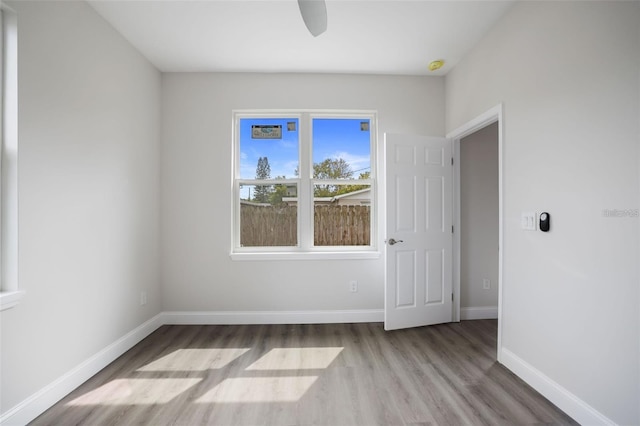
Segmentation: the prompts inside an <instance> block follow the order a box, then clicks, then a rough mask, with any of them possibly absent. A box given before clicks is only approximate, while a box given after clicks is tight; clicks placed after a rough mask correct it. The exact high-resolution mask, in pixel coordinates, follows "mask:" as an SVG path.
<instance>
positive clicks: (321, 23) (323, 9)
mask: <svg viewBox="0 0 640 426" xmlns="http://www.w3.org/2000/svg"><path fill="white" fill-rule="evenodd" d="M298 6H299V7H300V14H301V15H302V19H303V20H304V24H305V25H306V26H307V29H308V30H309V32H310V33H311V35H313V36H314V37H318V36H319V35H320V34H322V33H323V32H325V31H326V30H327V5H326V4H325V0H298Z"/></svg>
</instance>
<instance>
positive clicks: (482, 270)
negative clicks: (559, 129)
mask: <svg viewBox="0 0 640 426" xmlns="http://www.w3.org/2000/svg"><path fill="white" fill-rule="evenodd" d="M460 233H461V235H460V254H461V256H460V308H461V309H463V310H464V309H465V308H481V307H494V308H497V306H498V123H493V124H491V125H489V126H487V127H485V128H484V129H481V130H478V131H477V132H475V133H473V134H471V135H469V136H467V137H465V138H462V139H461V140H460ZM485 278H486V279H489V280H491V288H490V289H489V290H485V289H484V288H483V282H482V280H483V279H485ZM496 310H497V309H496ZM494 318H495V317H494Z"/></svg>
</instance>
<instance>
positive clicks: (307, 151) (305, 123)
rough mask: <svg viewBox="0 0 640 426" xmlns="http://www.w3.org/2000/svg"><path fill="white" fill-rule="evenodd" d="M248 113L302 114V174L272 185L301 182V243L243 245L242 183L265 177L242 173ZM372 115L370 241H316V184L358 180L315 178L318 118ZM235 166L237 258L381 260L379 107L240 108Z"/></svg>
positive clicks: (235, 113) (234, 253) (234, 240)
mask: <svg viewBox="0 0 640 426" xmlns="http://www.w3.org/2000/svg"><path fill="white" fill-rule="evenodd" d="M245 118H297V119H298V123H299V124H298V126H299V128H298V135H299V145H298V147H299V148H298V170H299V174H298V177H297V178H296V179H287V180H286V181H282V180H278V179H269V180H268V184H270V185H272V184H279V183H292V182H295V183H296V184H297V185H298V202H297V208H298V245H297V246H295V247H241V246H240V226H241V224H240V184H243V185H257V184H260V183H263V182H264V181H256V180H252V179H241V178H240V140H239V135H240V133H239V132H240V120H241V119H245ZM316 118H320V119H322V118H325V119H330V118H336V119H340V118H342V119H367V120H369V123H370V124H369V132H370V135H371V138H370V144H371V145H370V155H371V159H370V161H371V174H370V179H365V180H358V181H357V183H359V184H360V183H361V184H364V185H370V187H371V198H372V200H371V210H370V214H371V218H370V222H371V229H370V243H371V244H370V245H368V246H314V245H313V240H314V233H313V220H314V219H313V214H314V209H313V200H312V199H313V189H314V185H315V184H317V183H322V184H342V185H344V184H353V183H354V181H353V180H344V179H342V180H327V179H313V170H312V169H313V167H312V165H313V147H312V135H313V128H312V126H313V119H316ZM232 144H233V149H232V152H233V167H232V179H231V182H232V194H233V197H232V198H233V205H232V217H233V226H232V227H231V229H232V233H231V253H230V255H231V258H232V259H233V260H271V259H273V260H276V259H287V260H288V259H291V260H294V259H306V260H308V259H376V258H379V257H380V252H379V249H378V228H379V223H378V201H377V200H378V185H377V175H378V173H377V169H378V167H377V166H378V162H377V155H376V154H377V149H378V147H377V145H378V132H377V112H376V111H373V110H234V111H233V135H232Z"/></svg>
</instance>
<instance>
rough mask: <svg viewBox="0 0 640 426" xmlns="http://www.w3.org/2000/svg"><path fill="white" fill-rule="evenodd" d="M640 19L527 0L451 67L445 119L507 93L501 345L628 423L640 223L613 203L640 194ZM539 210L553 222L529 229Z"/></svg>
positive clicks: (618, 7)
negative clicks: (528, 216) (525, 217)
mask: <svg viewBox="0 0 640 426" xmlns="http://www.w3.org/2000/svg"><path fill="white" fill-rule="evenodd" d="M639 32H640V3H638V2H606V3H599V2H519V3H516V5H515V6H514V7H513V8H512V9H511V10H510V11H509V12H508V13H507V14H506V15H505V17H504V18H503V19H502V20H501V21H500V22H499V23H498V24H497V25H496V26H495V27H494V28H493V29H492V31H491V32H490V33H489V34H488V35H487V36H486V37H485V38H484V39H483V40H481V41H480V42H479V44H478V45H477V46H476V47H475V48H474V49H473V50H472V51H471V52H470V54H469V55H468V56H467V57H466V58H465V60H463V61H462V62H461V63H459V64H458V65H457V66H456V68H455V69H454V70H453V71H452V72H451V73H450V74H449V75H448V76H447V77H446V98H447V119H446V122H447V130H448V131H452V130H454V129H456V128H457V127H459V126H460V125H462V124H464V123H465V122H468V121H469V120H471V119H473V118H474V117H476V116H478V115H480V114H481V113H483V112H485V111H487V110H489V109H490V108H491V107H493V106H495V105H497V104H498V103H500V102H503V103H504V185H505V187H504V202H505V206H504V227H505V228H504V240H505V241H504V247H503V249H504V288H503V316H502V329H503V336H502V345H503V349H502V354H503V356H506V355H509V354H510V355H513V356H509V357H507V358H509V359H511V364H512V366H517V365H518V363H520V365H521V366H525V365H528V366H530V367H532V368H533V370H531V369H530V370H529V371H530V372H533V371H537V372H538V373H540V374H541V375H543V376H545V377H546V378H548V379H550V380H551V381H553V382H555V384H556V385H558V387H556V388H555V391H559V393H558V394H562V393H563V392H565V391H566V392H568V393H569V394H573V395H575V396H577V397H578V398H579V399H580V400H582V401H583V402H585V403H586V404H587V405H588V406H590V407H591V408H593V409H594V410H595V411H597V412H599V413H600V414H602V415H604V416H605V417H607V418H608V419H610V420H612V421H614V422H617V423H619V424H638V423H640V413H639V408H638V407H639V404H638V401H640V393H639V389H640V382H639V377H640V371H639V368H640V365H639V364H640V363H639V360H640V350H639V344H640V338H639V336H640V327H639V326H640V324H639V321H638V319H639V317H640V315H639V309H640V308H639V307H640V301H639V292H638V287H639V276H638V259H639V254H640V253H639V249H638V242H639V239H638V234H639V233H638V231H639V226H638V218H637V217H635V218H631V217H621V218H607V217H603V214H602V210H603V209H637V208H638V207H639V203H638V201H639V189H640V188H639V179H638V172H639V163H638V158H639V157H638V147H639V142H640V141H639V130H640V129H639V125H640V124H639V120H638V117H639V110H640V105H639V103H640V99H639V96H638V94H639V93H640V92H639V85H640V78H639V77H640V33H639ZM531 210H537V211H548V212H550V214H551V232H549V233H542V232H526V231H522V230H521V229H520V213H521V212H522V211H531ZM518 360H519V361H518ZM522 371H525V370H522ZM540 383H542V382H540ZM547 385H548V383H547ZM551 388H553V386H551ZM552 390H553V389H552ZM566 392H565V394H566ZM565 396H566V395H565ZM561 399H562V398H561ZM556 401H558V399H557V398H556ZM567 401H568V402H567V404H565V407H567V406H569V407H570V406H572V404H574V405H575V401H573V402H572V401H569V400H567ZM569 414H572V413H569ZM596 417H597V415H596ZM577 420H579V421H583V422H590V423H593V420H591V421H589V417H584V418H582V419H580V418H577Z"/></svg>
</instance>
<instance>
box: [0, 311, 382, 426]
mask: <svg viewBox="0 0 640 426" xmlns="http://www.w3.org/2000/svg"><path fill="white" fill-rule="evenodd" d="M382 321H384V311H383V310H382V309H363V310H345V311H289V312H287V311H285V312H272V311H265V312H262V311H247V312H162V313H160V314H158V315H156V316H155V317H153V318H151V319H150V320H149V321H147V322H145V323H144V324H142V325H140V326H139V327H137V328H135V329H134V330H132V331H131V332H129V333H127V334H126V335H124V336H123V337H121V338H120V339H118V340H117V341H115V342H114V343H112V344H110V345H109V346H107V347H106V348H104V349H103V350H101V351H100V352H98V353H97V354H95V355H93V356H92V357H91V358H89V359H87V360H86V361H84V362H83V363H81V364H80V365H78V366H77V367H75V368H74V369H72V370H71V371H69V372H67V373H66V374H64V375H63V376H61V377H59V378H58V379H57V380H55V381H53V382H52V383H49V384H48V385H47V386H45V387H44V388H42V389H40V390H39V391H38V392H36V393H34V394H33V395H31V396H30V397H28V398H27V399H25V400H24V401H22V402H20V403H19V404H18V405H16V406H15V407H13V408H11V409H10V410H8V411H6V412H5V413H2V415H1V416H0V425H7V426H9V425H11V426H13V425H18V426H22V425H26V424H27V423H29V422H31V421H32V420H34V419H35V418H36V417H38V416H39V415H40V414H42V413H44V412H45V411H46V410H47V409H49V408H50V407H51V406H53V405H54V404H55V403H56V402H58V401H60V400H61V399H62V398H64V397H65V396H66V395H68V394H69V393H70V392H71V391H73V390H74V389H75V388H77V387H78V386H80V385H81V384H82V383H84V382H86V381H87V380H88V379H90V378H91V377H92V376H93V375H95V374H96V373H97V372H99V371H100V370H102V369H103V368H105V367H106V366H107V365H109V364H110V363H112V362H113V361H114V360H115V359H116V358H118V357H119V356H120V355H122V354H123V353H125V352H126V351H128V350H129V349H131V348H132V347H133V346H135V345H136V344H138V343H139V342H140V341H142V339H144V338H145V337H147V336H148V335H150V334H151V333H153V332H154V331H155V330H157V329H158V328H159V327H161V326H162V325H165V324H212V325H213V324H215V325H218V324H220V325H222V324H324V323H354V322H382Z"/></svg>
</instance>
